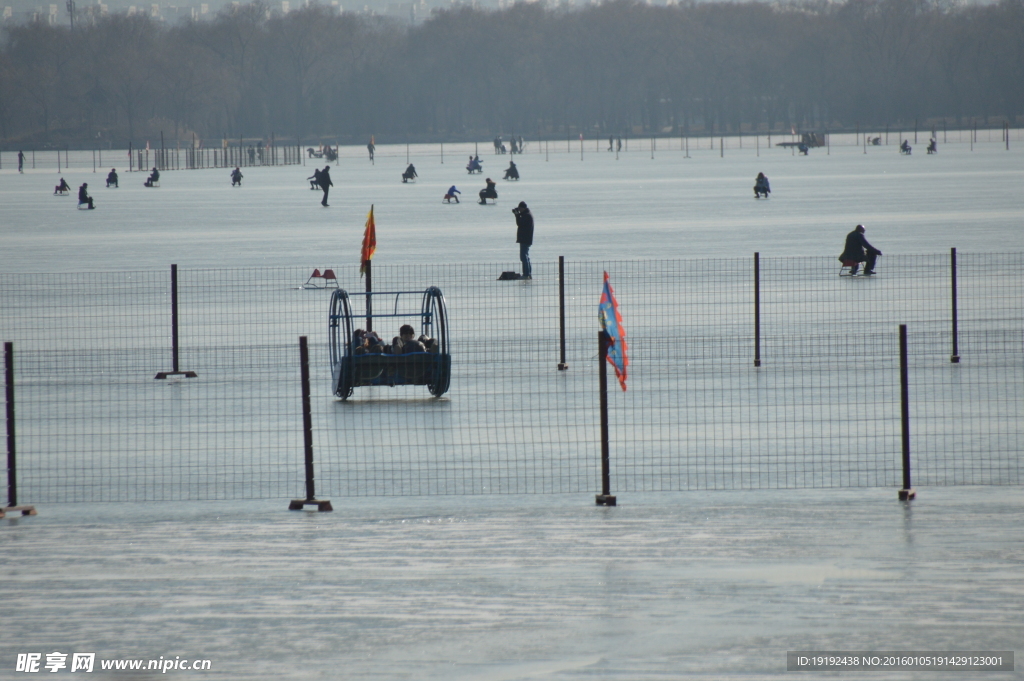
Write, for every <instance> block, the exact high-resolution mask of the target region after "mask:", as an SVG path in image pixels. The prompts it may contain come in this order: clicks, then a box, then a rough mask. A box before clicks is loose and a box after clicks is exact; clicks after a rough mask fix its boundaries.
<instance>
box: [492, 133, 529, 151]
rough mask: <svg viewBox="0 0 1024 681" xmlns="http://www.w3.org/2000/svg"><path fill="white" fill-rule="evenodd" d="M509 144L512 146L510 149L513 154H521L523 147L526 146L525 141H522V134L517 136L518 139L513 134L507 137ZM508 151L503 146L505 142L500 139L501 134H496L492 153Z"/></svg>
mask: <svg viewBox="0 0 1024 681" xmlns="http://www.w3.org/2000/svg"><path fill="white" fill-rule="evenodd" d="M509 146H510V147H511V148H512V149H511V151H512V153H513V154H521V153H523V148H524V147H525V146H526V143H525V142H523V136H522V135H520V136H519V139H518V140H517V139H516V136H515V135H512V136H511V137H510V138H509ZM508 151H509V149H507V148H506V147H505V142H503V141H502V139H501V135H498V136H497V137H495V138H494V153H496V154H506V153H508Z"/></svg>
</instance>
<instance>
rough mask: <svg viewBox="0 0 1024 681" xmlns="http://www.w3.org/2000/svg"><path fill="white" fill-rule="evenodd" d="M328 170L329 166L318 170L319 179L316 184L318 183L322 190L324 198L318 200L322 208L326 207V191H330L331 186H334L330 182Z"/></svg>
mask: <svg viewBox="0 0 1024 681" xmlns="http://www.w3.org/2000/svg"><path fill="white" fill-rule="evenodd" d="M330 171H331V167H330V166H324V169H323V170H321V171H320V180H319V182H318V184H319V185H320V189H323V190H324V200H323V201H321V202H320V205H321V206H323V207H324V208H326V207H327V194H328V192H330V191H331V187H333V186H334V183H333V182H331V172H330Z"/></svg>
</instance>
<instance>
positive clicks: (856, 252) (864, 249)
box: [839, 225, 882, 275]
mask: <svg viewBox="0 0 1024 681" xmlns="http://www.w3.org/2000/svg"><path fill="white" fill-rule="evenodd" d="M864 231H865V229H864V225H857V226H856V227H855V228H854V230H853V231H852V232H850V233H849V234H847V235H846V246H845V248H843V253H842V255H840V256H839V260H840V262H851V261H852V262H853V266H852V267H851V268H850V274H851V275H854V274H857V269H858V268H859V267H860V263H864V274H865V275H872V274H874V273H875V259H876V258H877V257H878V256H880V255H882V252H881V251H880V250H878V249H877V248H875V247H874V246H872V245H871V244H869V243H868V240H867V239H865V238H864Z"/></svg>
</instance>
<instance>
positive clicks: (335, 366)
mask: <svg viewBox="0 0 1024 681" xmlns="http://www.w3.org/2000/svg"><path fill="white" fill-rule="evenodd" d="M356 295H357V296H365V298H366V312H365V313H364V314H353V312H352V304H351V300H352V296H350V295H349V294H348V291H346V290H345V289H338V290H337V291H335V292H334V293H333V294H331V306H330V312H329V314H328V317H327V335H328V338H329V341H330V357H331V379H332V380H331V386H332V389H333V390H334V394H335V395H337V396H338V397H340V398H341V399H343V400H346V399H348V398H349V397H351V396H352V393H353V392H354V389H355V388H359V387H366V386H389V387H394V386H398V385H425V386H427V389H428V390H430V394H431V395H433V396H434V397H440V396H441V395H443V394H445V393H446V392H447V391H448V388H449V385H450V383H451V366H452V358H451V355H450V354H449V352H448V312H447V310H446V308H445V301H444V294H443V293H441V289H439V288H437V287H436V286H431V287H429V288H427V289H426V290H423V291H379V292H378V291H374V292H367V293H359V294H356ZM409 295H420V296H422V299H421V303H420V309H419V311H400V310H399V305H400V301H401V300H402V296H409ZM382 296H394V307H393V308H392V309H393V311H392V312H386V313H374V312H373V301H374V299H378V300H379V299H380V297H382ZM406 300H408V298H406ZM387 317H406V318H409V317H419V320H420V321H419V326H420V333H422V334H423V335H425V336H427V337H430V338H433V339H434V340H435V342H436V343H437V345H438V352H413V353H407V354H402V355H387V354H363V355H357V354H355V352H354V350H355V348H354V347H353V332H354V329H353V326H354V324H353V320H354V319H360V320H361V319H365V320H366V327H367V328H366V330H367V331H370V330H372V325H373V320H374V319H377V318H387Z"/></svg>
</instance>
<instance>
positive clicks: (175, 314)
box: [153, 265, 199, 378]
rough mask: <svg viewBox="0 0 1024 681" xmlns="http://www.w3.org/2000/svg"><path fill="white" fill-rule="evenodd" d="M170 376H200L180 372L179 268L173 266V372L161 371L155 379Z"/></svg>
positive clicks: (193, 373) (191, 372)
mask: <svg viewBox="0 0 1024 681" xmlns="http://www.w3.org/2000/svg"><path fill="white" fill-rule="evenodd" d="M168 376H184V377H185V378H196V377H198V376H199V374H197V373H196V372H194V371H179V370H178V266H177V265H171V371H161V372H159V373H157V375H156V376H154V377H153V378H167V377H168Z"/></svg>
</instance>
